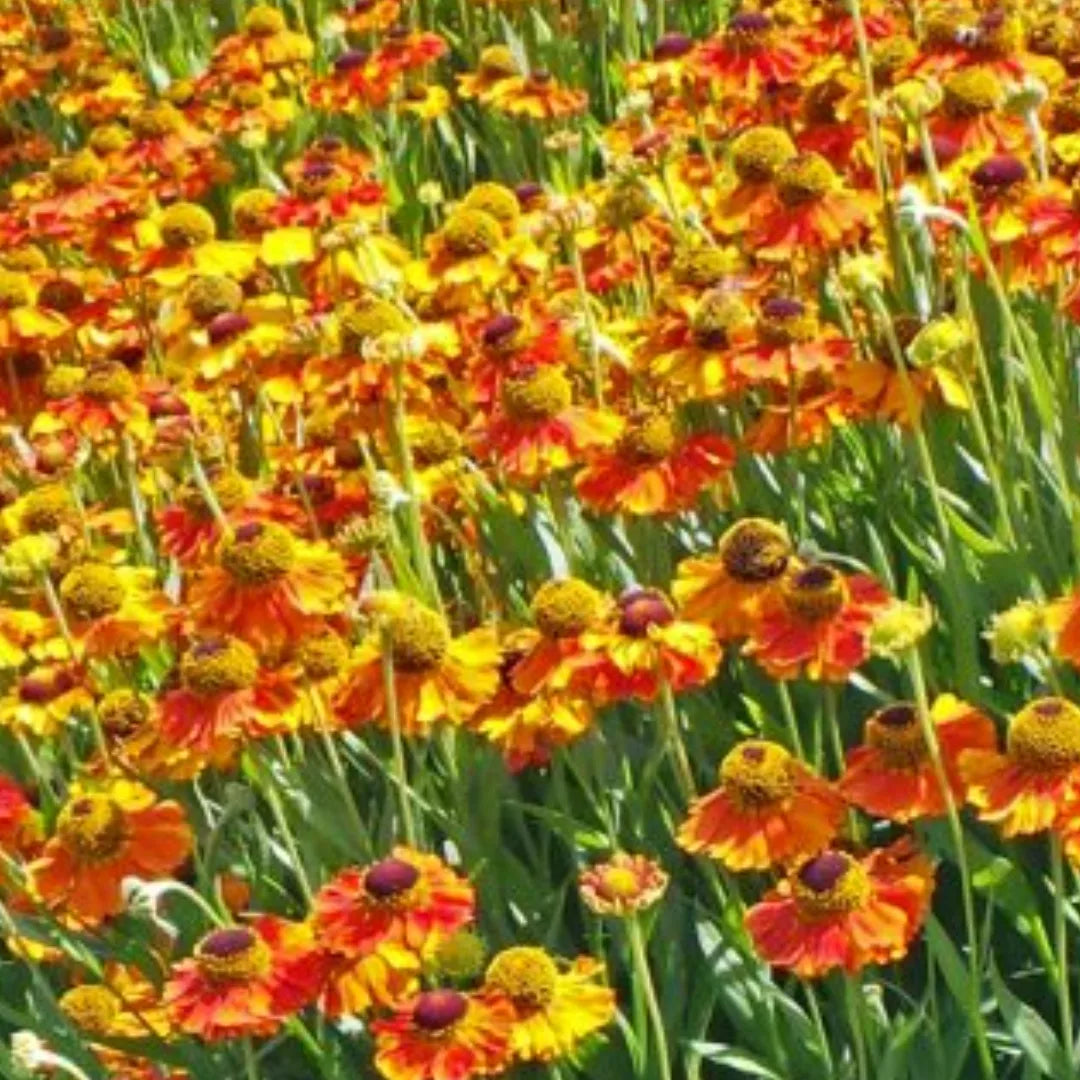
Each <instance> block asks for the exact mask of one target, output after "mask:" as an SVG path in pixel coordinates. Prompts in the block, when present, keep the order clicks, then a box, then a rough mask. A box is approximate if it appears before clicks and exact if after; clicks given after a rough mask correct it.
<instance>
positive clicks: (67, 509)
mask: <svg viewBox="0 0 1080 1080" xmlns="http://www.w3.org/2000/svg"><path fill="white" fill-rule="evenodd" d="M74 510H75V504H74V503H73V502H72V501H71V493H70V492H69V491H68V489H67V488H66V487H64V486H63V485H62V484H47V485H45V486H44V487H39V488H35V489H34V490H33V491H31V492H28V493H27V495H26V498H25V502H24V504H23V512H22V527H23V529H24V530H25V531H26V532H30V533H41V532H53V531H54V530H56V529H58V528H59V527H60V526H61V525H62V524H63V523H64V522H65V521H66V520H67V519H69V518H70V517H72V515H73V513H74Z"/></svg>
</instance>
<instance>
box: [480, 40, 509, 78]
mask: <svg viewBox="0 0 1080 1080" xmlns="http://www.w3.org/2000/svg"><path fill="white" fill-rule="evenodd" d="M479 70H480V74H481V75H483V76H485V78H488V79H508V78H510V77H511V76H512V75H516V74H517V73H518V67H517V63H516V62H515V61H514V54H513V53H512V52H511V51H510V50H509V49H508V48H507V47H506V46H505V45H489V46H488V47H487V48H486V49H484V51H483V52H482V53H481V54H480V68H479Z"/></svg>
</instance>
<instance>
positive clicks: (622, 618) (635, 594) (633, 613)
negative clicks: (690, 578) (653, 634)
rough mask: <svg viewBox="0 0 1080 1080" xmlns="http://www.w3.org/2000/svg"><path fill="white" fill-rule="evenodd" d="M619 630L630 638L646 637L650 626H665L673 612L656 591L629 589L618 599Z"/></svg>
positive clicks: (665, 599) (660, 593)
mask: <svg viewBox="0 0 1080 1080" xmlns="http://www.w3.org/2000/svg"><path fill="white" fill-rule="evenodd" d="M619 611H620V614H619V629H620V630H621V631H622V633H624V634H628V635H629V636H630V637H647V636H648V633H649V628H650V627H652V626H667V625H668V624H669V623H671V622H673V621H674V620H675V612H674V611H673V610H672V607H671V604H670V603H668V600H667V597H666V596H664V594H663V593H662V592H660V591H659V590H658V589H629V590H628V591H627V592H625V593H623V594H622V596H620V597H619Z"/></svg>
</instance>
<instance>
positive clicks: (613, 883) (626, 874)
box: [597, 866, 641, 900]
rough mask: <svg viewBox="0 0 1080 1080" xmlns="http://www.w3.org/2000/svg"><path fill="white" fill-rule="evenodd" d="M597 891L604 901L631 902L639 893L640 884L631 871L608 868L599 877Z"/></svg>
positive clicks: (621, 868)
mask: <svg viewBox="0 0 1080 1080" xmlns="http://www.w3.org/2000/svg"><path fill="white" fill-rule="evenodd" d="M597 891H598V892H599V893H600V895H601V896H603V897H604V899H605V900H632V899H633V898H634V897H635V896H637V894H638V893H639V892H641V883H640V882H639V880H638V877H637V874H635V873H634V871H633V870H630V869H628V868H627V867H625V866H609V867H608V868H607V869H606V870H604V872H603V873H602V874H601V875H600V881H599V882H598V886H597Z"/></svg>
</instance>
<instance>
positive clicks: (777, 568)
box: [719, 518, 791, 585]
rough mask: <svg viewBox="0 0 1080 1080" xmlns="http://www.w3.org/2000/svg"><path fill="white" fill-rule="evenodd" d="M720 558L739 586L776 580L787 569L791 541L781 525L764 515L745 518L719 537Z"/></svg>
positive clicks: (729, 574)
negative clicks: (768, 519) (763, 516)
mask: <svg viewBox="0 0 1080 1080" xmlns="http://www.w3.org/2000/svg"><path fill="white" fill-rule="evenodd" d="M719 552H720V561H721V562H722V563H723V564H724V569H725V570H726V571H727V574H728V576H729V577H731V578H732V579H734V580H735V581H737V582H738V583H739V584H740V585H760V584H764V583H765V582H768V581H775V580H776V579H777V578H778V577H780V575H781V574H783V572H784V570H785V569H787V564H788V560H789V559H790V558H791V541H790V540H789V539H788V535H787V533H786V532H785V531H784V530H783V528H782V527H781V526H779V525H776V524H774V523H773V522H771V521H766V520H765V519H764V518H744V519H743V520H742V521H738V522H736V523H735V524H734V525H732V526H731V528H730V529H728V530H727V532H726V533H724V535H723V536H722V537H721V538H720V545H719Z"/></svg>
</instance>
